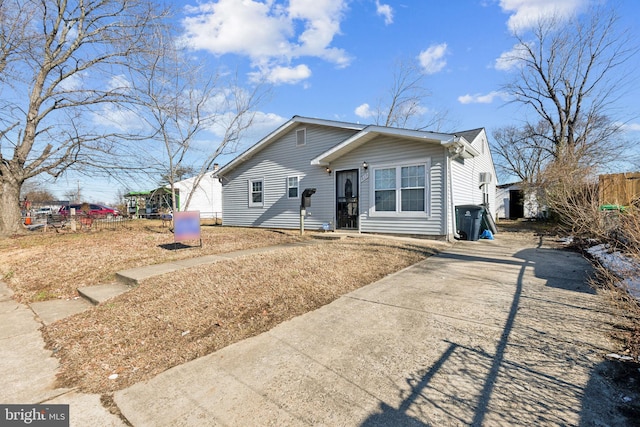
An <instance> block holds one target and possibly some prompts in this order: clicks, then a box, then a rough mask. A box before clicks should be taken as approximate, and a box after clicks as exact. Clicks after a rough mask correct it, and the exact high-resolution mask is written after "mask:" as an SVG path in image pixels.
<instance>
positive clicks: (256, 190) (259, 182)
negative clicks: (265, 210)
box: [249, 179, 264, 208]
mask: <svg viewBox="0 0 640 427" xmlns="http://www.w3.org/2000/svg"><path fill="white" fill-rule="evenodd" d="M249 206H250V207H260V208H261V207H263V206H264V180H263V179H252V180H250V181H249Z"/></svg>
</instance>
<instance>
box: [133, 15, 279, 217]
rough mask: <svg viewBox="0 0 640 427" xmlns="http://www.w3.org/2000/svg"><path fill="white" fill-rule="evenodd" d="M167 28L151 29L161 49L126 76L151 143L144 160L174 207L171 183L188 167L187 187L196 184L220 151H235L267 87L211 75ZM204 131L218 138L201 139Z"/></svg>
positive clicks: (174, 191) (184, 202)
mask: <svg viewBox="0 0 640 427" xmlns="http://www.w3.org/2000/svg"><path fill="white" fill-rule="evenodd" d="M171 31H172V29H171V28H169V27H166V26H158V27H156V29H155V34H154V36H155V37H156V39H157V40H158V41H160V42H159V43H153V45H154V46H159V47H160V49H159V50H156V51H150V52H149V54H148V55H146V56H143V57H139V59H140V60H141V63H139V64H138V65H137V66H136V67H135V68H132V69H131V71H132V73H131V75H130V80H131V85H132V89H133V92H134V93H135V99H136V102H135V106H133V107H132V108H134V109H135V110H136V113H137V116H138V117H140V118H141V119H142V120H143V121H144V122H145V126H146V127H147V128H148V133H149V134H151V135H152V137H151V138H150V141H151V142H152V143H156V144H155V147H149V149H148V150H146V151H145V154H146V156H147V163H151V165H150V170H151V171H152V173H154V174H156V176H158V175H159V176H161V177H162V179H163V180H164V181H165V182H167V183H168V184H169V186H170V188H171V194H172V206H173V207H174V209H176V208H177V203H176V188H175V184H176V182H178V181H179V180H180V179H182V178H183V177H184V172H185V171H193V172H195V173H196V177H195V179H194V181H193V187H192V190H193V189H195V188H197V187H198V186H199V185H200V182H201V180H202V178H203V177H204V175H205V173H207V172H209V171H212V170H213V165H214V163H215V161H216V159H217V157H218V156H219V155H221V154H223V153H232V152H234V151H235V150H236V148H237V144H238V143H239V141H240V138H241V136H242V134H243V133H244V131H245V130H247V129H248V128H249V127H250V126H251V125H252V124H253V120H254V117H255V110H254V109H255V107H256V106H257V104H258V103H259V102H260V100H261V99H262V96H263V95H265V94H266V91H264V90H263V87H262V86H261V85H258V86H256V87H254V88H253V89H252V90H250V91H247V90H245V89H242V88H240V87H239V85H238V82H237V76H231V79H229V78H228V76H227V75H225V74H223V73H213V74H210V73H209V71H208V70H207V69H206V67H205V66H204V65H201V64H198V63H197V62H196V61H195V60H194V59H193V58H192V57H189V55H188V54H189V52H188V51H187V50H186V49H185V47H183V46H179V45H178V44H177V43H176V42H175V40H176V38H175V37H172V36H171ZM205 133H213V134H216V135H219V137H218V138H219V139H218V140H215V141H207V142H203V140H202V139H203V135H204V134H205ZM158 147H161V149H158ZM193 194H194V191H190V192H189V196H188V197H187V198H186V199H184V200H182V201H181V202H182V203H181V204H182V208H183V210H184V209H187V208H188V206H189V203H190V201H191V197H192V195H193Z"/></svg>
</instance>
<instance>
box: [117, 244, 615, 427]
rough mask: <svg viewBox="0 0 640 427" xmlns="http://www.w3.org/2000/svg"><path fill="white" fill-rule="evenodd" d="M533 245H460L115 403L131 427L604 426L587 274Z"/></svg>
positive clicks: (597, 327) (598, 346)
mask: <svg viewBox="0 0 640 427" xmlns="http://www.w3.org/2000/svg"><path fill="white" fill-rule="evenodd" d="M539 243H540V242H536V241H531V240H527V241H523V240H518V239H512V238H508V237H507V236H504V237H503V236H500V235H498V238H497V240H496V241H492V242H490V241H480V242H459V243H457V244H456V245H455V246H454V247H453V248H452V249H450V250H448V251H446V252H445V253H442V254H440V255H437V256H434V257H431V258H429V259H427V260H426V261H424V262H421V263H419V264H416V265H414V266H412V267H410V268H407V269H405V270H403V271H401V272H399V273H397V274H394V275H391V276H389V277H387V278H385V279H383V280H380V281H379V282H376V283H374V284H372V285H369V286H367V287H364V288H361V289H359V290H357V291H355V292H352V293H350V294H348V295H345V296H343V297H341V298H339V299H338V300H336V301H335V302H333V303H331V304H329V305H327V306H324V307H322V308H320V309H318V310H316V311H314V312H311V313H307V314H305V315H302V316H299V317H297V318H295V319H293V320H291V321H288V322H285V323H283V324H281V325H279V326H277V327H275V328H274V329H272V330H271V331H269V332H266V333H263V334H261V335H259V336H256V337H254V338H250V339H247V340H244V341H242V342H239V343H237V344H234V345H231V346H229V347H226V348H224V349H222V350H220V351H218V352H216V353H213V354H210V355H208V356H205V357H202V358H199V359H197V360H194V361H192V362H189V363H186V364H184V365H181V366H177V367H175V368H173V369H170V370H168V371H166V372H164V373H162V374H160V375H158V376H157V377H155V378H153V379H152V380H149V381H148V382H144V383H139V384H136V385H134V386H132V387H130V388H128V389H125V390H121V391H119V392H117V393H116V394H115V401H116V403H117V405H118V407H119V408H120V410H121V411H122V413H123V415H124V416H125V417H126V418H127V419H128V420H129V422H131V423H132V424H133V425H134V426H202V425H208V426H217V425H220V426H319V425H322V426H410V425H415V426H422V425H433V426H443V425H446V426H449V425H478V426H479V425H509V426H512V425H579V424H581V425H592V424H595V425H613V424H615V422H614V421H615V420H613V419H612V418H611V411H602V407H601V406H600V405H601V404H602V402H601V396H599V395H598V391H597V390H593V389H592V388H591V387H590V384H591V380H592V374H593V371H594V368H595V367H596V366H597V364H598V363H599V362H601V361H602V355H603V354H605V353H606V352H607V348H606V346H607V330H606V329H604V327H603V324H604V322H605V321H606V320H607V319H608V317H607V316H608V315H607V314H606V313H604V312H603V311H602V310H601V305H600V298H599V297H598V296H596V295H595V294H594V293H593V292H592V291H591V289H590V288H589V287H588V286H587V285H586V283H585V280H586V275H587V272H588V271H589V270H590V265H589V263H588V262H586V261H585V260H584V259H583V258H582V257H581V256H580V255H578V254H575V253H571V252H568V251H558V250H553V249H548V248H544V247H542V246H541V245H540V247H537V246H539ZM612 422H613V424H611V423H612Z"/></svg>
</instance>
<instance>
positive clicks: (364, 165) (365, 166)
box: [362, 161, 369, 170]
mask: <svg viewBox="0 0 640 427" xmlns="http://www.w3.org/2000/svg"><path fill="white" fill-rule="evenodd" d="M362 169H364V170H367V169H369V163H367V162H366V161H365V162H362Z"/></svg>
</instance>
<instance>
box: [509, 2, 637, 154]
mask: <svg viewBox="0 0 640 427" xmlns="http://www.w3.org/2000/svg"><path fill="white" fill-rule="evenodd" d="M514 36H515V38H516V40H517V45H516V48H515V49H514V50H513V52H514V53H513V55H512V56H511V58H510V59H511V60H512V63H513V64H514V65H516V66H517V69H518V74H517V76H516V78H515V79H514V80H513V82H512V83H510V84H508V85H507V86H506V87H505V89H506V90H507V92H509V93H510V94H511V95H512V96H513V99H514V101H513V102H515V103H520V104H523V105H524V106H525V107H526V108H527V109H529V111H531V112H532V113H533V114H532V115H531V116H530V119H531V121H529V122H527V123H526V125H525V126H524V127H523V129H524V131H525V132H528V133H529V135H526V138H527V139H529V140H530V141H538V142H539V144H540V148H542V149H543V150H544V151H548V147H549V146H551V147H553V150H552V151H550V154H551V155H552V156H553V161H554V162H556V161H560V162H570V163H575V164H577V165H583V166H585V167H597V166H601V165H603V164H606V163H607V162H609V161H611V160H612V159H613V158H614V157H615V155H616V154H617V153H619V151H618V150H619V149H620V148H621V146H620V141H621V139H620V138H619V135H620V133H621V130H622V125H621V124H620V123H621V122H623V120H619V117H616V115H618V116H619V112H616V111H615V102H616V101H617V100H618V98H619V95H620V93H621V91H622V90H624V87H625V86H624V83H625V78H626V77H628V74H625V69H624V65H625V64H626V63H627V62H628V60H629V59H630V58H631V57H632V56H633V55H635V54H636V52H637V47H636V46H635V45H634V43H633V40H630V37H629V36H628V35H627V33H626V32H625V31H624V29H621V28H620V27H619V24H618V17H617V16H616V13H615V11H614V10H605V9H600V8H596V9H593V10H592V11H591V13H589V14H586V15H580V16H576V17H574V19H572V20H571V21H569V22H567V21H565V20H561V19H559V18H558V17H551V18H541V19H540V20H539V21H538V22H537V23H536V26H535V27H534V28H533V29H532V31H531V32H524V31H523V32H519V33H515V34H514ZM530 37H531V38H530ZM540 123H543V124H544V125H540Z"/></svg>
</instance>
